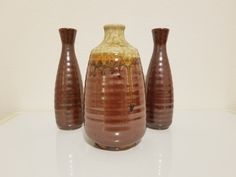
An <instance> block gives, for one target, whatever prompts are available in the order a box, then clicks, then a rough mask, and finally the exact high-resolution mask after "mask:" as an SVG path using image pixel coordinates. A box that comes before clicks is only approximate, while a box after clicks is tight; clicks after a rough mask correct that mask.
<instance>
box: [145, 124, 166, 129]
mask: <svg viewBox="0 0 236 177" xmlns="http://www.w3.org/2000/svg"><path fill="white" fill-rule="evenodd" d="M147 127H148V128H151V129H155V130H166V129H168V128H169V127H170V125H153V124H149V123H147Z"/></svg>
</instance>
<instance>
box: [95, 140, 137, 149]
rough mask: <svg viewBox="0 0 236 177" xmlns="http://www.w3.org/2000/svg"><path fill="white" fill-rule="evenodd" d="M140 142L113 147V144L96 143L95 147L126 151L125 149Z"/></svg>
mask: <svg viewBox="0 0 236 177" xmlns="http://www.w3.org/2000/svg"><path fill="white" fill-rule="evenodd" d="M138 143H139V142H136V143H133V144H130V145H126V146H119V147H118V146H117V147H112V146H106V145H101V144H98V143H95V144H94V145H95V147H96V148H99V149H103V150H107V151H124V150H128V149H130V148H132V147H134V146H136V145H137V144H138Z"/></svg>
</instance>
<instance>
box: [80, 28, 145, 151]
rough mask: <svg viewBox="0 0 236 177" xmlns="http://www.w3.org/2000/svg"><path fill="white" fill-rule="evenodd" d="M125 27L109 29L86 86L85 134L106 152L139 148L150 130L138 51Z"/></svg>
mask: <svg viewBox="0 0 236 177" xmlns="http://www.w3.org/2000/svg"><path fill="white" fill-rule="evenodd" d="M124 29H125V26H123V25H105V26H104V30H105V37H104V40H103V42H102V43H101V44H100V45H99V46H98V47H96V48H95V49H93V50H92V52H91V54H90V59H89V64H88V69H87V75H86V82H85V131H86V134H87V136H88V138H89V139H90V140H91V141H92V142H93V143H94V144H95V145H97V146H98V147H100V148H102V149H106V150H123V149H127V148H130V147H132V146H134V145H135V144H137V143H138V142H139V141H140V140H141V138H142V137H143V135H144V132H145V128H146V119H145V117H146V106H145V87H144V78H143V71H142V67H141V63H140V57H139V54H138V51H137V49H135V48H134V47H132V46H131V45H130V44H129V43H128V42H127V41H126V40H125V37H124Z"/></svg>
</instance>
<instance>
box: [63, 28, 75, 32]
mask: <svg viewBox="0 0 236 177" xmlns="http://www.w3.org/2000/svg"><path fill="white" fill-rule="evenodd" d="M59 31H60V32H66V31H67V32H69V31H71V32H72V31H73V32H76V29H75V28H59Z"/></svg>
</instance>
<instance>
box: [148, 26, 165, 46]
mask: <svg viewBox="0 0 236 177" xmlns="http://www.w3.org/2000/svg"><path fill="white" fill-rule="evenodd" d="M168 34H169V29H167V28H155V29H153V30H152V36H153V42H154V45H156V46H159V47H160V46H161V47H165V46H166V42H167V38H168Z"/></svg>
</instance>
